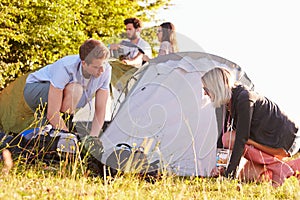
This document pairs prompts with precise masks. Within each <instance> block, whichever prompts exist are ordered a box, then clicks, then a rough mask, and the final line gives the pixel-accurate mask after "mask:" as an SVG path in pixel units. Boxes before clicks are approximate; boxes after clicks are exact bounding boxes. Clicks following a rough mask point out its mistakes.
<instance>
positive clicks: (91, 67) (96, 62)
mask: <svg viewBox="0 0 300 200" xmlns="http://www.w3.org/2000/svg"><path fill="white" fill-rule="evenodd" d="M105 62H107V61H106V60H105V59H93V60H92V62H91V63H90V64H87V63H86V62H84V61H83V70H84V71H85V73H87V74H89V75H92V76H93V77H95V78H98V77H99V76H101V74H102V73H103V72H104V71H105Z"/></svg>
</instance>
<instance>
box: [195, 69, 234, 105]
mask: <svg viewBox="0 0 300 200" xmlns="http://www.w3.org/2000/svg"><path fill="white" fill-rule="evenodd" d="M201 81H202V84H203V87H206V88H207V89H208V93H209V96H210V98H211V101H212V103H213V105H214V107H216V108H217V107H220V106H222V105H224V104H227V103H228V102H229V101H230V99H231V94H232V91H231V89H232V87H233V86H234V80H233V77H232V75H231V73H230V72H229V71H228V70H227V69H225V68H221V67H215V68H213V69H211V70H209V71H208V72H206V73H205V74H204V75H203V76H202V77H201Z"/></svg>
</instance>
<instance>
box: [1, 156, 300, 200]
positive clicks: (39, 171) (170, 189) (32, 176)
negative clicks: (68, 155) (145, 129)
mask: <svg viewBox="0 0 300 200" xmlns="http://www.w3.org/2000/svg"><path fill="white" fill-rule="evenodd" d="M0 168H1V169H2V173H1V175H0V186H1V187H0V199H1V200H2V199H117V200H120V199H151V200H154V199H176V200H177V199H222V200H224V199H299V198H300V187H299V182H298V180H297V179H296V178H294V177H292V178H289V179H288V180H287V181H286V182H285V183H284V185H282V186H280V187H277V188H274V187H272V186H271V184H270V183H267V182H266V183H240V182H238V181H237V180H228V179H225V178H214V179H213V178H191V177H185V178H180V177H171V176H162V178H161V179H160V180H158V181H156V182H155V183H149V182H147V181H145V180H142V179H141V178H138V177H135V176H133V175H128V174H127V175H123V176H117V177H116V178H115V179H112V178H110V177H108V176H107V177H104V178H100V177H92V176H90V175H88V174H89V173H88V171H87V169H86V167H85V166H84V164H83V163H78V162H77V163H71V164H70V163H69V164H67V163H65V162H64V161H62V162H61V164H59V165H53V166H47V165H45V164H43V163H37V164H34V165H33V164H30V165H29V164H27V165H26V164H24V163H23V162H18V161H15V162H14V165H13V166H7V163H5V164H4V163H3V161H2V162H1V165H0Z"/></svg>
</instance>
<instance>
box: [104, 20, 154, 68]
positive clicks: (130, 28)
mask: <svg viewBox="0 0 300 200" xmlns="http://www.w3.org/2000/svg"><path fill="white" fill-rule="evenodd" d="M124 24H125V26H126V36H127V38H128V40H125V41H128V42H130V43H132V44H133V45H126V42H123V43H122V42H121V43H120V44H111V45H110V50H119V49H120V48H121V49H122V51H123V52H122V54H123V58H122V59H121V60H122V62H124V63H125V64H127V65H132V66H134V67H137V68H139V67H141V66H142V64H143V54H146V55H147V56H148V57H150V58H151V57H152V50H151V46H150V45H149V43H148V42H146V41H145V40H144V39H142V38H141V37H140V33H141V29H142V22H141V21H140V20H139V19H137V18H127V19H125V20H124Z"/></svg>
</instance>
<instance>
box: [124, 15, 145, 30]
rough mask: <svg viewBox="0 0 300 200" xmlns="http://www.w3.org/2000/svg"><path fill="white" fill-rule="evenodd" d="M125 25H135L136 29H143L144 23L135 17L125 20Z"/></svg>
mask: <svg viewBox="0 0 300 200" xmlns="http://www.w3.org/2000/svg"><path fill="white" fill-rule="evenodd" d="M124 24H125V25H127V24H133V27H134V28H135V29H137V28H142V21H141V20H139V19H138V18H135V17H132V18H127V19H125V20H124Z"/></svg>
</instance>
